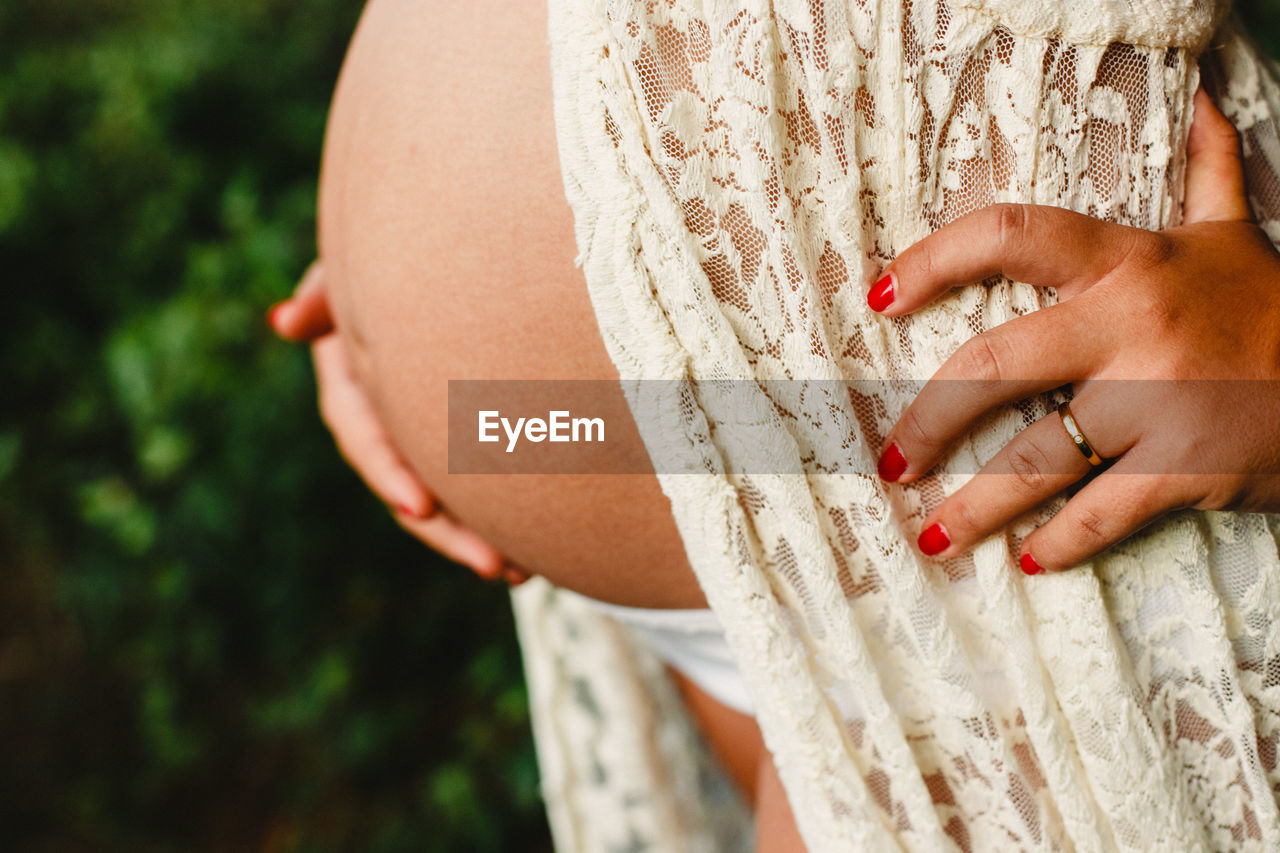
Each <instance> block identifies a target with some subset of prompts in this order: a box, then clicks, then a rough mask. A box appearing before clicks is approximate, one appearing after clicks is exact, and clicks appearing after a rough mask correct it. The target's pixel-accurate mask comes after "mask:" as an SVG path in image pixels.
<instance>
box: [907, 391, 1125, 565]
mask: <svg viewBox="0 0 1280 853" xmlns="http://www.w3.org/2000/svg"><path fill="white" fill-rule="evenodd" d="M1072 411H1073V414H1074V415H1076V416H1077V417H1079V418H1080V420H1081V421H1082V422H1086V423H1092V424H1094V425H1095V426H1094V427H1090V429H1089V438H1090V440H1093V439H1100V438H1101V436H1102V435H1106V434H1107V431H1105V430H1101V429H1095V427H1097V426H1099V424H1098V422H1097V421H1096V420H1091V419H1090V416H1091V415H1093V414H1094V412H1093V411H1092V410H1091V409H1090V408H1089V407H1086V406H1083V405H1080V401H1079V400H1077V401H1076V402H1075V403H1074V404H1073V409H1072ZM1082 412H1083V414H1082ZM1095 432H1096V433H1098V435H1095ZM1107 438H1108V439H1111V440H1114V439H1112V437H1111V436H1110V435H1107ZM1090 470H1091V466H1090V465H1089V462H1088V460H1086V459H1085V458H1084V456H1083V455H1081V453H1080V451H1079V450H1077V449H1076V446H1075V445H1074V444H1073V443H1072V441H1071V439H1070V437H1069V436H1068V435H1067V431H1066V429H1064V428H1063V425H1062V419H1061V418H1060V417H1059V416H1058V413H1057V412H1053V413H1051V414H1049V415H1046V416H1045V417H1043V418H1041V419H1040V420H1038V421H1036V422H1035V423H1034V424H1032V425H1031V426H1029V427H1027V428H1026V429H1025V430H1023V431H1022V432H1020V433H1018V435H1017V436H1016V437H1015V438H1014V439H1013V440H1012V441H1011V442H1009V443H1008V444H1007V445H1005V446H1004V447H1003V448H1001V450H1000V452H999V453H997V454H996V456H995V457H994V458H993V459H992V460H991V461H990V462H988V463H987V464H986V465H984V466H983V468H982V470H981V471H979V472H978V474H977V476H975V477H974V478H973V479H971V480H970V481H969V482H968V483H966V484H965V485H964V486H963V487H962V488H961V489H960V490H959V491H958V492H956V493H955V494H954V495H952V496H951V497H949V498H947V499H946V500H945V501H943V502H942V504H941V505H940V506H938V508H937V509H935V510H934V511H933V512H931V513H929V515H928V516H927V517H926V518H925V520H924V524H923V525H921V530H922V532H921V534H920V538H919V539H918V540H917V545H918V547H919V548H920V551H921V552H922V553H924V554H925V555H926V556H930V557H933V556H937V557H943V558H946V557H954V556H956V555H958V554H963V553H964V552H966V551H968V550H970V549H971V548H973V547H974V546H975V545H977V544H978V543H979V542H981V541H982V540H984V539H986V538H987V537H988V536H990V535H992V534H993V533H995V532H996V531H998V530H1000V529H1001V528H1002V527H1004V526H1005V525H1006V524H1008V523H1009V522H1011V521H1013V520H1014V519H1015V518H1017V517H1018V516H1020V515H1022V514H1023V513H1025V512H1027V511H1028V510H1030V509H1032V508H1034V507H1037V506H1039V505H1040V504H1042V503H1044V502H1045V501H1047V500H1048V499H1049V498H1051V497H1053V496H1054V495H1056V494H1058V493H1059V492H1061V491H1062V490H1063V489H1066V488H1067V487H1068V486H1070V485H1071V484H1072V483H1075V482H1076V481H1077V480H1079V479H1080V478H1081V477H1083V476H1084V475H1085V474H1087V473H1089V471H1090Z"/></svg>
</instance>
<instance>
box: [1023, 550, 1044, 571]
mask: <svg viewBox="0 0 1280 853" xmlns="http://www.w3.org/2000/svg"><path fill="white" fill-rule="evenodd" d="M1018 565H1020V566H1021V567H1022V573H1023V574H1024V575H1038V574H1040V573H1042V572H1043V571H1044V566H1042V565H1040V564H1039V563H1037V562H1036V558H1035V557H1033V556H1031V553H1030V552H1027V553H1026V554H1023V555H1022V558H1021V559H1019V560H1018Z"/></svg>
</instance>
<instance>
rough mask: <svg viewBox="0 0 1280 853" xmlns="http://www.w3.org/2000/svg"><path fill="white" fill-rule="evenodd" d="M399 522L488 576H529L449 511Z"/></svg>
mask: <svg viewBox="0 0 1280 853" xmlns="http://www.w3.org/2000/svg"><path fill="white" fill-rule="evenodd" d="M396 523H397V524H399V525H400V526H401V527H403V528H404V529H405V530H406V531H408V532H409V533H410V534H412V535H413V536H415V537H416V538H418V539H420V540H422V541H423V542H424V543H426V545H427V546H429V547H430V548H431V549H432V550H433V551H438V552H440V553H441V554H443V555H444V556H446V557H448V558H449V559H450V560H453V561H454V562H455V563H460V564H461V565H464V566H466V567H468V568H469V569H471V570H472V571H473V572H475V573H476V574H477V575H479V576H480V577H482V578H484V579H485V580H503V581H506V582H507V583H508V584H510V585H512V586H517V585H519V584H521V583H523V582H524V581H526V580H528V579H529V575H528V574H527V573H526V572H524V571H523V570H521V569H519V568H517V567H516V566H513V565H511V564H510V563H506V562H504V561H503V559H502V555H501V554H500V553H498V551H497V549H496V548H494V547H493V546H492V545H490V544H489V543H488V542H486V541H484V539H482V538H480V536H479V535H478V534H476V533H474V532H473V531H471V530H470V529H468V528H467V527H465V526H463V525H462V524H460V523H459V522H458V521H456V520H455V519H453V518H451V517H450V516H449V515H447V514H446V513H443V512H438V513H436V514H435V515H433V516H432V517H430V518H425V519H422V518H410V517H408V516H404V515H400V516H397V517H396Z"/></svg>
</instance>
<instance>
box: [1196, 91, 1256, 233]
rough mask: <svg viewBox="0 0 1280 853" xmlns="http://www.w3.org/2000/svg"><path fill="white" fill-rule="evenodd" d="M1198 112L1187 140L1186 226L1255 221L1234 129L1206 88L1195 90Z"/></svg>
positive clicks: (1238, 142) (1238, 139) (1238, 141)
mask: <svg viewBox="0 0 1280 853" xmlns="http://www.w3.org/2000/svg"><path fill="white" fill-rule="evenodd" d="M1195 109H1196V113H1195V119H1194V120H1193V121H1192V123H1191V132H1190V135H1189V136H1188V137H1187V176H1186V195H1185V196H1184V199H1183V204H1182V221H1183V224H1184V225H1192V224H1195V223H1196V222H1207V221H1240V220H1248V219H1252V214H1251V213H1250V211H1249V202H1248V199H1247V197H1246V195H1245V186H1244V165H1243V164H1242V163H1241V160H1240V136H1239V134H1237V133H1236V129H1235V126H1234V125H1233V124H1231V122H1230V121H1229V120H1228V119H1227V117H1226V116H1224V115H1223V114H1222V112H1221V111H1220V110H1219V109H1218V107H1217V106H1216V105H1215V104H1214V103H1213V99H1212V98H1210V97H1209V95H1208V94H1207V93H1206V92H1205V90H1204V89H1203V88H1201V89H1197V90H1196V97H1195Z"/></svg>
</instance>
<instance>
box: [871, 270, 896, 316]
mask: <svg viewBox="0 0 1280 853" xmlns="http://www.w3.org/2000/svg"><path fill="white" fill-rule="evenodd" d="M894 282H895V279H894V276H893V273H889V274H888V275H886V276H884V277H882V278H881V279H880V280H879V281H877V282H876V283H875V284H873V285H871V290H869V291H867V304H868V305H870V306H871V310H872V311H883V310H884V309H886V308H888V307H889V306H890V305H892V304H893V291H894V287H893V285H894Z"/></svg>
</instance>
